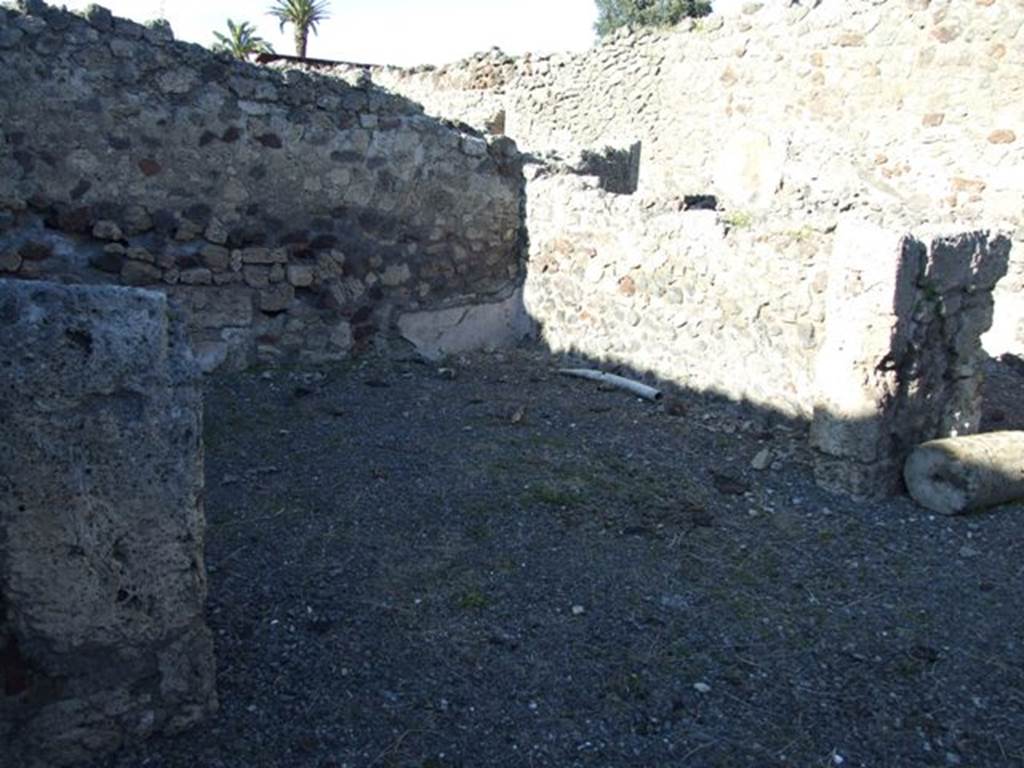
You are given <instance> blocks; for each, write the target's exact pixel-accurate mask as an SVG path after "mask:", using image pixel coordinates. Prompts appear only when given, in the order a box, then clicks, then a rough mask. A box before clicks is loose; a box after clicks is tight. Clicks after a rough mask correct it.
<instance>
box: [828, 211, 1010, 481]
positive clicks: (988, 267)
mask: <svg viewBox="0 0 1024 768" xmlns="http://www.w3.org/2000/svg"><path fill="white" fill-rule="evenodd" d="M1009 255H1010V241H1009V240H1008V239H1007V238H1006V237H1004V236H1002V235H999V234H995V233H989V232H969V233H960V234H949V233H946V234H939V235H933V236H931V237H922V238H916V237H913V236H912V235H909V234H907V233H906V232H903V231H899V230H890V229H885V228H883V227H879V226H877V225H875V224H872V223H869V222H864V221H859V220H856V219H849V220H844V221H843V222H842V223H841V224H840V226H839V229H838V231H837V235H836V242H835V247H834V248H833V251H832V253H831V254H830V257H829V262H828V267H829V280H828V290H827V292H826V296H825V327H824V332H823V344H822V348H821V350H820V352H819V354H818V356H817V360H816V363H815V402H814V420H813V423H812V425H811V443H812V445H814V446H815V447H816V448H817V449H818V450H819V454H818V460H817V462H816V467H815V473H816V475H817V480H818V483H819V484H820V485H822V486H824V487H826V488H830V489H833V490H840V491H844V492H847V493H850V494H852V495H854V496H858V497H880V496H885V495H888V494H891V493H894V492H898V491H899V489H900V488H901V485H902V474H903V473H902V470H903V463H904V461H905V459H906V458H907V456H908V454H909V453H910V451H911V450H912V449H913V448H914V447H915V446H917V445H918V444H920V443H923V442H926V441H928V440H932V439H935V438H939V437H952V436H957V435H968V434H972V433H974V432H977V431H978V429H979V426H980V421H981V359H980V358H981V334H982V333H983V332H984V331H985V330H986V329H988V327H989V324H990V323H991V322H992V310H993V299H992V289H993V287H994V286H995V285H996V282H997V281H998V280H999V279H1000V278H1001V277H1002V276H1003V275H1004V274H1005V273H1006V268H1007V262H1008V258H1009Z"/></svg>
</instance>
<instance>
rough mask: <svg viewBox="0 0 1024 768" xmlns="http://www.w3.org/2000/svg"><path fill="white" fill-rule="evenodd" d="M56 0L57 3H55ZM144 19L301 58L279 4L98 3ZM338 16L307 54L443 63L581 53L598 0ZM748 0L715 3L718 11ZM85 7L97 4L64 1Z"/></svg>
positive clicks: (462, 1) (423, 7)
mask: <svg viewBox="0 0 1024 768" xmlns="http://www.w3.org/2000/svg"><path fill="white" fill-rule="evenodd" d="M53 1H54V0H51V2H53ZM98 1H99V4H100V5H103V6H106V7H107V8H110V10H111V11H113V12H114V14H115V15H117V16H124V17H127V18H130V19H135V20H136V21H139V22H145V21H149V20H150V19H155V18H165V19H167V20H168V21H170V22H171V27H172V28H173V29H174V35H175V37H176V38H178V39H179V40H187V41H189V42H193V43H199V44H201V45H210V44H211V43H212V42H213V30H223V29H224V28H225V27H226V24H225V20H226V19H229V18H230V19H233V20H234V21H235V22H242V21H248V22H250V23H252V24H254V25H255V26H256V28H257V31H258V33H259V35H260V37H262V38H263V39H265V40H267V41H269V42H270V43H271V45H273V46H274V50H276V51H277V52H278V53H294V52H295V51H294V45H293V43H292V39H291V35H290V32H289V31H288V30H286V31H285V33H284V34H282V33H281V32H280V31H279V29H278V25H277V22H276V21H275V20H274V19H273V18H271V17H270V16H268V15H267V14H266V11H267V9H268V8H269V7H270V6H271V4H272V0H98ZM327 1H328V5H329V6H330V9H331V18H330V19H329V20H328V21H327V22H325V23H323V24H321V25H320V33H319V35H318V36H316V37H313V38H311V39H310V43H309V50H308V52H307V55H309V56H311V57H314V58H324V59H337V60H341V61H353V62H359V63H366V64H399V65H402V66H413V65H416V64H444V63H446V62H450V61H456V60H458V59H461V58H464V57H466V56H468V55H470V54H473V53H476V52H478V51H486V50H488V49H490V48H492V47H493V46H497V47H499V48H501V49H502V50H503V51H505V52H506V53H511V54H517V55H518V54H523V53H526V52H527V51H532V52H534V53H553V52H555V51H563V50H564V51H569V50H573V51H578V50H582V49H585V48H587V47H589V46H590V45H591V44H592V43H593V42H594V31H593V29H594V20H595V19H596V18H597V10H596V6H595V5H594V0H327ZM740 1H741V0H716V3H715V6H716V9H720V10H726V9H725V8H724V7H723V6H727V5H731V4H735V3H737V2H740ZM63 2H64V4H66V5H67V7H68V8H71V9H73V10H81V9H82V8H85V7H86V6H87V5H89V4H90V3H92V2H94V0H63Z"/></svg>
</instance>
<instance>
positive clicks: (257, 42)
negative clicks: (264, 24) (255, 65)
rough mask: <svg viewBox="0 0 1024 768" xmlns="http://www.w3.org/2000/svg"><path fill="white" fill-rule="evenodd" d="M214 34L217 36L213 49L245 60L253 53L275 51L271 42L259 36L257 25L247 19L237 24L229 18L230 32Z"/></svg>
mask: <svg viewBox="0 0 1024 768" xmlns="http://www.w3.org/2000/svg"><path fill="white" fill-rule="evenodd" d="M213 36H214V37H215V38H216V42H215V43H214V44H213V50H215V51H217V52H218V53H230V54H231V55H232V56H234V57H235V58H236V59H242V60H243V61H244V60H245V59H247V58H248V57H249V54H251V53H273V52H274V49H273V48H271V47H270V43H268V42H267V41H266V40H264V39H263V38H262V37H259V36H258V35H257V34H256V27H254V26H253V25H252V24H250V23H249V22H247V21H243V22H242V23H241V24H235V22H233V21H232V20H231V19H228V33H227V34H226V35H225V34H222V33H221V32H214V33H213Z"/></svg>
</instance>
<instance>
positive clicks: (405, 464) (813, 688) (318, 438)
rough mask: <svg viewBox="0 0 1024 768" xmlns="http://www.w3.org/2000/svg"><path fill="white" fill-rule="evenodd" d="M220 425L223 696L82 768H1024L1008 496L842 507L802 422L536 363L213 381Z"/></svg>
mask: <svg viewBox="0 0 1024 768" xmlns="http://www.w3.org/2000/svg"><path fill="white" fill-rule="evenodd" d="M992 382H993V391H992V393H990V396H989V402H990V406H989V409H988V413H987V415H986V423H987V425H988V426H990V427H993V428H1007V427H1010V426H1015V427H1019V426H1021V418H1020V417H1021V416H1022V415H1024V413H1022V409H1021V408H1020V405H1019V403H1020V402H1022V400H1021V394H1022V392H1024V373H1022V372H1021V371H1020V370H1019V368H1018V367H1015V366H1013V365H996V364H993V366H992ZM206 438H207V456H206V461H207V516H208V519H209V532H208V539H207V562H208V566H209V571H210V610H209V618H210V624H211V626H212V628H213V631H214V633H215V635H216V640H217V657H218V665H219V670H218V688H219V691H220V697H221V710H220V713H219V715H218V716H217V717H216V718H214V719H211V720H210V721H209V722H208V723H207V724H205V725H203V726H201V727H199V728H197V729H195V730H193V731H191V732H189V733H187V734H184V735H182V736H180V737H176V738H167V739H158V740H154V741H151V742H149V743H147V744H145V745H142V746H140V747H137V748H133V749H130V750H126V751H125V752H123V753H121V754H120V755H118V756H116V757H115V758H114V759H112V760H108V761H105V762H102V763H96V766H97V768H99V767H100V766H102V767H103V768H112V767H115V766H116V767H117V768H127V767H128V766H131V767H132V768H135V767H136V766H168V767H171V766H175V767H181V768H186V767H187V768H196V766H203V767H205V766H210V767H213V766H232V767H234V766H238V767H242V766H246V767H247V768H248V767H252V766H318V767H323V768H327V767H329V766H331V767H335V768H340V767H341V766H351V767H352V768H356V767H357V766H358V767H360V768H374V767H378V766H379V767H381V768H389V767H394V768H455V767H457V766H459V767H463V768H470V767H472V768H480V767H489V766H517V767H518V766H558V767H560V768H561V767H569V766H601V767H604V768H609V767H618V766H631V767H651V768H654V767H663V766H723V767H729V768H734V767H736V766H757V767H758V768H760V767H762V766H798V767H800V768H813V767H815V766H822V767H824V766H839V765H845V766H880V767H885V768H888V767H894V766H953V765H962V766H970V767H972V768H977V767H979V766H1012V765H1024V589H1022V581H1024V525H1022V523H1024V506H1020V505H1017V506H1009V507H1003V508H1001V509H999V510H996V511H993V512H990V513H987V514H982V515H976V516H972V517H967V518H955V519H948V518H944V517H937V516H934V515H931V514H929V513H927V512H925V511H922V510H920V509H918V508H916V507H915V506H914V505H913V504H912V503H910V502H909V500H907V499H905V498H900V499H894V500H891V501H888V502H885V503H876V504H857V503H853V502H851V501H848V500H845V499H842V498H839V497H836V496H832V495H829V494H827V493H825V492H824V491H822V490H820V489H818V488H817V487H816V486H815V485H814V483H813V481H812V478H811V472H810V469H809V460H810V457H809V454H808V453H807V450H806V448H805V439H806V427H805V425H801V424H794V423H787V422H785V421H784V420H781V419H779V418H778V417H775V416H773V415H772V414H770V413H768V412H764V411H758V410H754V409H751V408H749V407H747V408H744V407H740V406H737V405H733V404H729V403H726V402H723V401H718V400H715V399H713V398H710V397H706V396H697V395H694V394H689V395H687V394H681V395H678V396H673V397H671V398H668V399H667V402H666V403H665V404H663V405H652V404H650V403H646V402H642V401H639V400H637V399H635V398H632V397H630V396H629V395H626V394H624V393H622V392H619V391H608V390H605V389H602V388H601V387H599V386H597V385H595V384H593V383H592V382H586V381H581V380H575V379H566V378H564V377H560V376H558V375H557V374H556V373H555V372H554V370H553V367H552V362H551V361H550V360H549V359H548V358H547V357H545V356H544V355H543V354H541V353H539V352H534V351H516V352H510V353H504V354H501V355H480V356H474V357H470V358H465V359H460V360H458V361H456V362H455V363H454V364H453V365H452V366H451V367H450V368H446V369H441V370H439V369H438V368H437V367H436V366H427V365H422V364H418V363H415V362H395V361H385V360H362V361H357V362H355V363H353V364H351V365H348V366H344V367H339V368H335V369H330V370H322V371H319V372H312V371H300V370H278V371H266V372H258V371H257V372H250V373H245V374H240V375H232V376H230V377H219V378H215V379H211V380H210V383H209V390H208V393H207V423H206ZM766 448H767V449H768V451H769V453H770V455H769V456H768V457H765V456H762V457H761V458H762V459H763V458H768V460H769V464H770V466H768V467H767V468H765V469H763V470H760V471H758V470H755V469H754V468H753V467H752V460H753V459H754V458H755V457H756V456H757V454H759V453H761V452H762V451H763V450H764V449H766Z"/></svg>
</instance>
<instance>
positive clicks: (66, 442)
mask: <svg viewBox="0 0 1024 768" xmlns="http://www.w3.org/2000/svg"><path fill="white" fill-rule="evenodd" d="M0 390H2V392H3V395H2V396H0V444H2V445H3V446H4V449H3V450H2V451H0V755H2V758H0V763H2V764H3V765H5V766H8V765H10V766H15V765H18V766H27V767H28V768H52V767H53V766H61V765H65V764H69V763H72V762H75V761H78V760H82V759H85V758H88V757H91V756H95V755H96V754H98V753H102V752H104V751H107V750H110V749H115V748H117V747H119V746H120V745H121V744H122V743H124V741H126V740H131V739H140V738H145V737H147V736H149V735H151V734H153V733H157V732H165V733H166V732H175V731H179V730H181V729H183V728H186V727H187V726H189V725H191V724H192V723H194V722H196V721H197V720H198V719H200V718H202V717H203V716H205V715H206V714H208V713H209V712H210V711H212V709H213V708H214V707H215V706H216V699H215V694H214V673H213V642H212V638H211V637H210V633H209V630H208V629H207V627H206V624H205V621H204V611H205V600H206V570H205V566H204V564H203V540H204V535H205V523H204V516H203V501H202V499H203V454H202V442H201V440H202V423H201V420H202V402H201V395H200V391H199V381H198V371H197V369H196V366H195V362H194V360H193V357H192V354H191V353H190V352H189V349H188V344H187V343H186V341H185V338H184V330H183V327H182V325H181V323H180V321H177V322H172V320H171V318H170V317H169V315H168V310H167V300H166V298H165V297H164V296H163V295H161V294H159V293H155V292H151V291H144V290H139V289H134V288H121V287H115V286H60V285H55V284H52V283H47V282H27V281H16V280H0Z"/></svg>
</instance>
